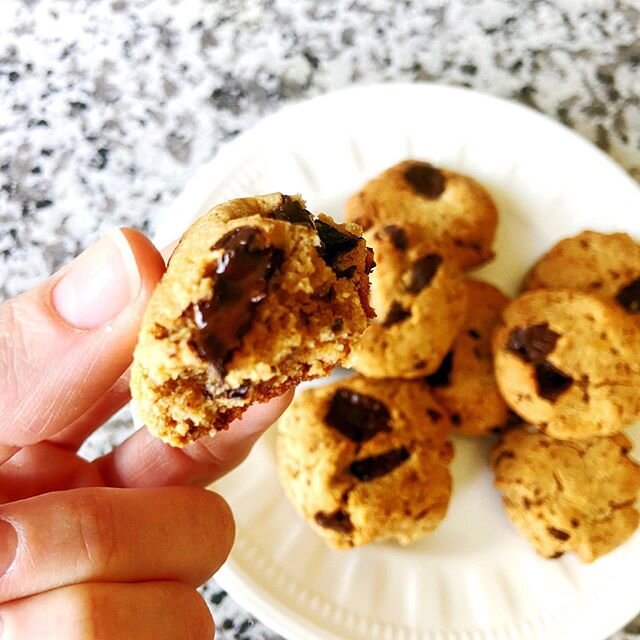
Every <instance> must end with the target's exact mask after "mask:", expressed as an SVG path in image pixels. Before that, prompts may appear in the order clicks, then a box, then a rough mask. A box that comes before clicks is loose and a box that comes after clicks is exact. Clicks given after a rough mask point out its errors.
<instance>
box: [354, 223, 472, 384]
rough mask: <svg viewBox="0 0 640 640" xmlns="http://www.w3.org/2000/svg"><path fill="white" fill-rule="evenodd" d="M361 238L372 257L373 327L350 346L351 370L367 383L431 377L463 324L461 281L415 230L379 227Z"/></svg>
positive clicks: (464, 299) (463, 289) (464, 302)
mask: <svg viewBox="0 0 640 640" xmlns="http://www.w3.org/2000/svg"><path fill="white" fill-rule="evenodd" d="M365 237H366V239H367V244H369V246H371V247H372V248H373V250H374V253H375V258H376V268H375V270H374V272H373V273H372V274H371V304H372V306H373V308H374V309H375V311H376V314H377V317H378V322H375V323H373V324H371V326H370V327H369V328H368V329H367V330H366V331H365V332H364V334H363V336H362V338H361V339H360V340H358V341H357V342H356V344H355V345H354V346H353V350H352V355H351V357H350V360H349V363H350V366H352V367H353V368H354V369H356V371H358V372H360V373H362V374H363V375H365V376H367V377H369V378H419V377H421V376H424V375H426V374H429V373H432V372H433V371H435V370H436V369H437V368H438V366H439V365H440V363H441V361H442V359H443V358H444V356H445V355H446V353H447V352H448V351H449V349H450V347H451V345H452V343H453V341H454V340H455V338H456V336H457V335H458V332H459V331H460V328H461V327H462V324H463V322H464V317H465V312H466V308H467V290H466V287H465V285H464V281H463V280H462V278H461V277H460V276H459V275H458V273H457V270H456V269H455V267H452V265H451V264H450V263H449V262H448V260H447V259H446V256H444V255H443V253H442V250H441V249H439V248H438V247H436V246H435V245H434V244H433V243H432V242H431V241H426V240H424V239H423V238H422V236H421V234H420V233H419V229H418V228H417V227H416V226H415V225H410V224H405V225H379V226H375V227H372V228H371V229H370V230H369V231H368V232H366V234H365Z"/></svg>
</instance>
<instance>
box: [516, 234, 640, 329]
mask: <svg viewBox="0 0 640 640" xmlns="http://www.w3.org/2000/svg"><path fill="white" fill-rule="evenodd" d="M522 288H523V290H525V291H528V290H531V289H577V290H580V291H590V292H593V293H599V294H600V295H603V296H606V297H607V298H611V299H613V300H615V301H616V302H617V303H618V305H620V306H621V307H622V308H623V309H625V310H626V311H627V312H628V313H630V314H635V315H636V318H638V320H639V321H640V245H639V244H638V243H637V242H636V241H635V240H633V239H632V238H631V237H630V236H628V235H627V234H626V233H599V232H598V231H583V232H582V233H580V234H578V235H577V236H575V237H573V238H565V239H564V240H560V242H558V243H557V244H556V245H554V247H553V248H552V249H551V250H550V251H549V252H548V253H546V254H545V255H544V256H542V258H540V260H538V262H536V264H535V265H534V266H533V267H532V269H531V270H530V271H529V273H528V274H527V276H526V277H525V279H524V282H523V283H522Z"/></svg>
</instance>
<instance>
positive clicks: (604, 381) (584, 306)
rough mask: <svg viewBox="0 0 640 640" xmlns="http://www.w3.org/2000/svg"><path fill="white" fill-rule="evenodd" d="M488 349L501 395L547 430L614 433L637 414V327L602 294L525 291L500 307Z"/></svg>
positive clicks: (564, 434)
mask: <svg viewBox="0 0 640 640" xmlns="http://www.w3.org/2000/svg"><path fill="white" fill-rule="evenodd" d="M494 353H495V370H496V379H497V381H498V386H499V388H500V391H501V393H502V395H503V397H504V398H505V400H506V401H507V403H508V404H509V405H510V406H511V407H512V408H513V409H514V411H516V413H518V414H519V415H520V416H522V417H523V418H524V419H525V420H526V421H527V422H530V423H532V424H535V425H536V426H538V427H539V428H540V429H541V430H543V431H544V432H545V433H547V434H548V435H550V436H552V437H554V438H560V439H573V438H577V439H579V438H589V437H591V436H598V435H608V434H613V433H617V432H618V431H620V430H621V429H623V428H624V427H626V426H628V425H629V424H631V423H632V422H633V421H634V420H636V419H637V418H638V417H640V329H639V328H638V325H637V323H636V322H635V321H634V320H633V319H632V318H631V317H630V316H629V315H627V314H626V313H625V312H624V311H623V310H622V309H621V308H620V307H619V306H617V305H616V304H615V303H613V302H611V301H609V300H606V299H605V298H602V297H600V296H596V295H593V294H589V293H584V292H577V291H566V290H557V291H552V290H540V291H531V292H529V293H526V294H524V295H522V296H521V297H519V298H517V299H516V300H515V301H514V302H512V303H511V304H510V305H509V306H508V307H507V308H506V309H505V311H504V313H503V318H502V322H501V324H500V325H499V327H498V329H497V330H496V332H495V335H494Z"/></svg>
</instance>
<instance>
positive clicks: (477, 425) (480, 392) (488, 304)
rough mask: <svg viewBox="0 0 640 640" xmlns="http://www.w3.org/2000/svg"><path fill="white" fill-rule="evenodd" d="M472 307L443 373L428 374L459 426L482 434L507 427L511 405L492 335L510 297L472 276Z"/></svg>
mask: <svg viewBox="0 0 640 640" xmlns="http://www.w3.org/2000/svg"><path fill="white" fill-rule="evenodd" d="M465 287H466V289H467V298H468V307H467V315H466V320H465V323H464V326H463V327H462V330H461V332H460V335H459V336H458V338H457V339H456V341H455V342H454V343H453V346H452V347H451V351H449V353H448V354H447V355H446V356H445V358H444V360H443V361H442V364H441V365H440V367H439V368H438V370H437V371H435V372H434V373H432V374H431V375H429V376H427V377H426V378H425V382H426V383H427V384H428V385H429V387H430V388H431V390H432V392H433V394H434V395H435V397H436V400H438V402H440V404H442V406H443V407H444V408H445V409H446V410H447V411H448V413H449V417H450V418H451V423H452V425H453V430H454V432H455V433H461V434H464V435H469V436H482V435H488V434H490V433H494V432H495V431H496V430H499V429H501V428H503V427H504V426H505V425H506V424H507V421H508V418H509V409H508V407H507V404H506V403H505V401H504V400H503V398H502V396H501V395H500V391H499V390H498V385H497V383H496V379H495V374H494V371H493V354H492V352H491V339H492V336H493V330H494V329H495V327H496V324H497V322H498V320H499V319H500V316H501V314H502V311H503V309H504V308H505V307H506V305H507V304H508V303H509V298H507V296H505V295H504V294H503V293H502V292H501V291H500V290H499V289H497V288H496V287H494V286H493V285H490V284H489V283H487V282H482V281H480V280H466V281H465Z"/></svg>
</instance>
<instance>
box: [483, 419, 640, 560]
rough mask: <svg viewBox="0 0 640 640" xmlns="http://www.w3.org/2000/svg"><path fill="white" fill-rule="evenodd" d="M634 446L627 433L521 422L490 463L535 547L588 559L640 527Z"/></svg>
mask: <svg viewBox="0 0 640 640" xmlns="http://www.w3.org/2000/svg"><path fill="white" fill-rule="evenodd" d="M629 451H631V443H630V441H629V439H628V438H627V437H626V436H624V435H622V434H617V435H614V436H608V437H604V438H590V439H587V440H580V441H579V442H566V441H561V440H554V439H552V438H550V437H548V436H546V435H544V434H541V433H535V432H532V431H530V430H527V429H516V430H513V431H510V432H508V433H506V434H505V435H504V437H503V438H502V440H501V441H500V442H499V444H498V445H497V446H496V447H495V448H494V450H493V451H492V453H491V467H492V469H493V473H494V478H495V479H494V482H495V485H496V487H497V489H498V490H499V491H500V493H501V494H502V500H503V504H504V507H505V510H506V512H507V515H508V516H509V519H510V520H511V522H512V523H513V525H514V526H515V528H516V529H517V530H518V531H519V532H520V533H521V534H522V535H523V536H524V537H525V538H527V540H529V542H530V543H531V544H532V545H533V547H534V548H535V549H536V551H537V552H538V553H540V554H541V555H543V556H544V557H546V558H557V557H559V556H561V555H563V554H564V553H566V552H574V553H576V554H577V555H578V557H579V558H580V559H581V560H582V561H583V562H591V561H593V560H595V559H596V558H599V557H600V556H602V555H604V554H605V553H609V552H610V551H612V550H613V549H615V548H616V547H618V546H619V545H621V544H622V543H623V542H625V540H627V539H628V538H629V537H630V536H631V535H632V534H633V532H634V531H635V530H636V529H637V527H638V522H639V520H640V516H639V514H638V510H637V508H636V499H637V497H638V492H639V491H640V465H638V464H637V463H636V462H634V461H633V460H632V459H631V458H630V457H629V455H628V454H629Z"/></svg>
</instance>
